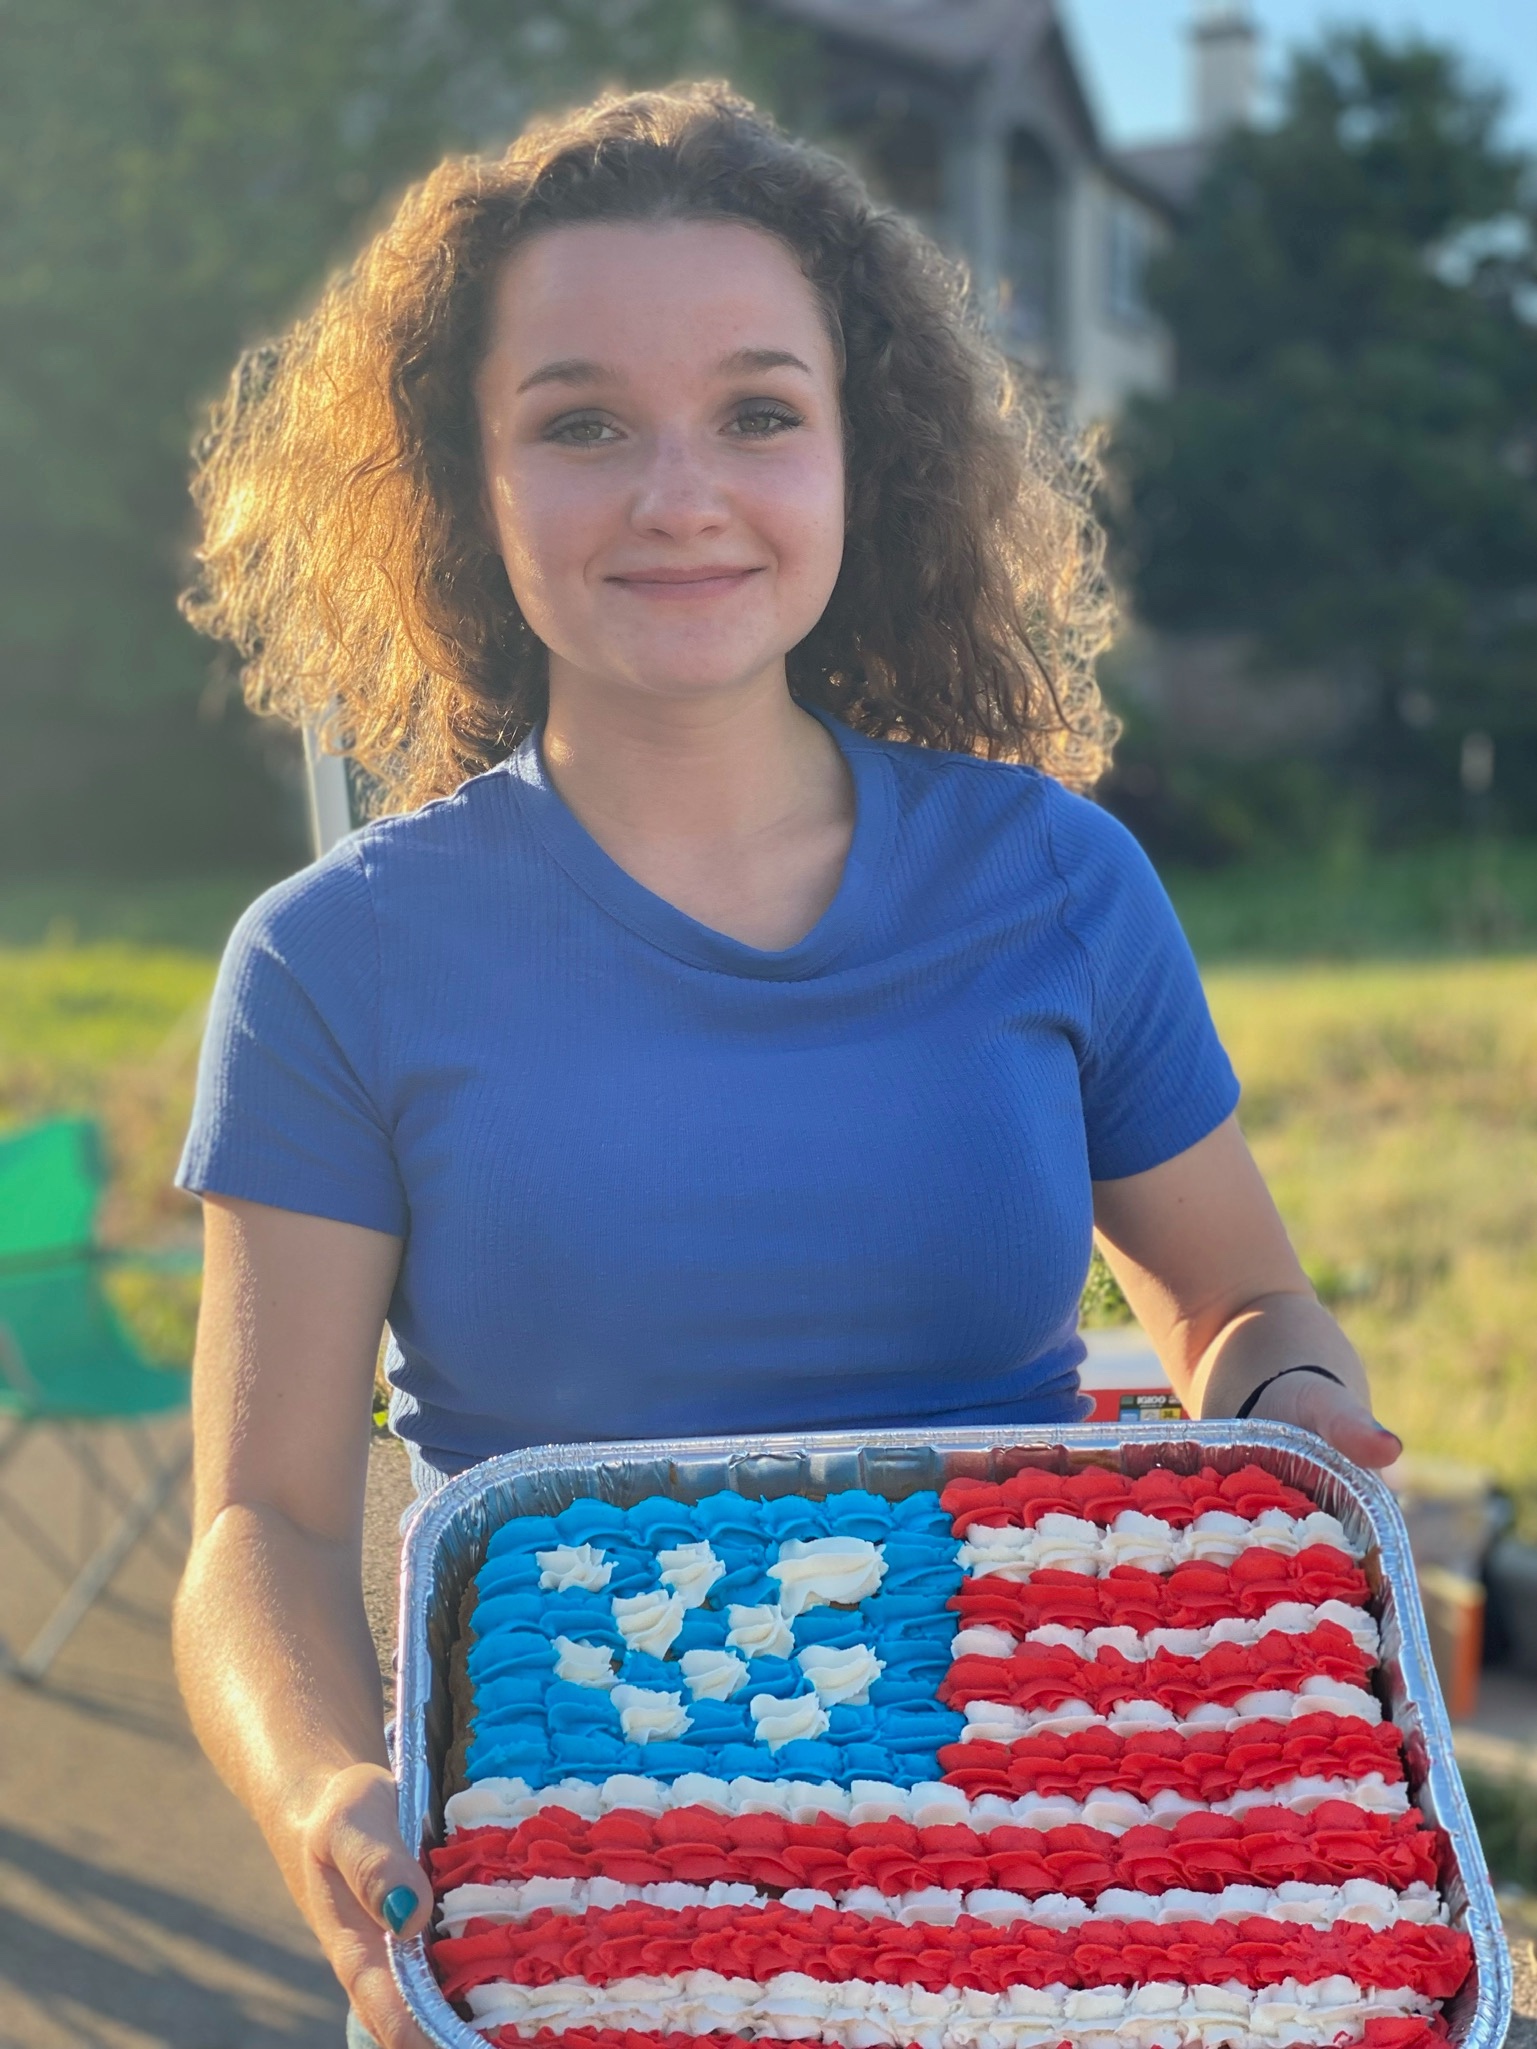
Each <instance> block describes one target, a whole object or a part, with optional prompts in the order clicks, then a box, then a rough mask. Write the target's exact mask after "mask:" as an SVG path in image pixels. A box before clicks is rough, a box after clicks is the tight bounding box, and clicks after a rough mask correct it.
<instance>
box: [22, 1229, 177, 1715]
mask: <svg viewBox="0 0 1537 2049" xmlns="http://www.w3.org/2000/svg"><path fill="white" fill-rule="evenodd" d="M88 1257H89V1260H90V1263H91V1265H93V1266H95V1267H98V1268H101V1267H110V1266H116V1267H136V1268H139V1269H141V1270H142V1269H152V1270H153V1269H158V1270H161V1271H165V1272H179V1273H188V1272H196V1271H197V1270H198V1269H199V1267H200V1266H201V1261H200V1259H199V1258H198V1256H197V1254H196V1253H181V1252H175V1251H172V1252H117V1251H114V1250H110V1249H108V1248H105V1247H101V1246H95V1247H92V1248H91V1249H90V1251H89V1254H88ZM26 1263H27V1262H26V1260H25V1257H23V1258H22V1259H21V1260H18V1261H16V1262H15V1264H16V1265H22V1266H24V1265H25V1264H26ZM42 1263H44V1264H46V1263H47V1260H46V1255H45V1256H44V1260H43V1262H42ZM6 1264H7V1266H10V1265H11V1264H12V1262H10V1261H7V1262H6ZM0 1384H3V1385H5V1386H7V1387H9V1388H10V1390H11V1391H12V1392H13V1393H14V1394H15V1395H16V1397H17V1398H18V1400H19V1401H20V1402H21V1403H22V1404H23V1406H22V1407H21V1409H20V1410H19V1412H11V1413H8V1414H5V1415H3V1416H0V1474H3V1473H4V1471H5V1469H6V1468H7V1467H8V1466H10V1465H12V1464H13V1463H14V1462H15V1460H16V1459H17V1458H18V1456H19V1455H20V1454H21V1453H22V1452H23V1451H24V1450H25V1449H26V1448H27V1446H28V1445H29V1444H31V1443H32V1442H33V1441H34V1440H35V1438H36V1437H37V1435H38V1433H39V1432H43V1431H46V1432H47V1433H48V1434H49V1435H50V1436H51V1437H52V1439H53V1440H54V1441H55V1442H56V1443H57V1444H58V1445H59V1447H60V1449H61V1450H62V1451H63V1452H64V1453H65V1455H66V1457H67V1458H68V1459H69V1460H70V1461H71V1462H72V1463H73V1465H74V1466H75V1467H76V1469H77V1471H78V1472H79V1474H80V1476H81V1479H82V1482H83V1485H84V1488H85V1489H87V1490H89V1491H88V1492H87V1493H85V1494H84V1495H83V1499H86V1500H89V1501H91V1502H93V1503H96V1502H100V1503H105V1504H106V1507H107V1509H108V1510H109V1511H115V1513H116V1521H115V1522H113V1523H112V1525H111V1527H110V1528H109V1529H108V1530H107V1531H106V1533H105V1534H104V1535H103V1536H102V1537H101V1538H100V1540H99V1541H98V1542H97V1543H95V1545H94V1547H93V1548H92V1549H91V1550H90V1555H89V1556H88V1557H87V1558H86V1559H85V1560H84V1562H83V1563H77V1561H76V1559H74V1558H72V1557H71V1556H70V1555H69V1553H68V1552H67V1551H66V1550H65V1548H64V1546H63V1545H62V1544H61V1543H59V1542H58V1541H57V1539H56V1538H55V1537H54V1536H53V1535H52V1534H50V1532H49V1531H47V1530H45V1529H44V1528H43V1527H42V1525H41V1524H40V1523H39V1522H38V1521H37V1520H36V1518H35V1517H34V1516H32V1515H30V1514H29V1513H28V1512H27V1510H26V1509H25V1508H23V1507H22V1505H21V1504H20V1502H18V1501H16V1500H15V1499H14V1498H13V1497H12V1495H11V1494H10V1493H9V1492H8V1491H6V1490H5V1489H3V1488H0V1520H3V1521H4V1522H5V1523H7V1524H8V1525H9V1526H10V1529H11V1530H12V1532H13V1533H14V1534H15V1535H16V1536H17V1537H19V1538H20V1539H21V1541H22V1542H23V1543H24V1544H25V1545H26V1546H27V1548H28V1549H29V1550H30V1551H31V1552H32V1554H33V1556H34V1557H36V1558H37V1559H39V1560H40V1561H41V1563H42V1564H44V1565H45V1566H47V1567H48V1568H49V1570H50V1571H52V1572H54V1573H56V1574H57V1575H58V1576H59V1578H60V1579H62V1580H63V1581H64V1582H65V1585H64V1591H63V1593H62V1594H61V1595H60V1596H59V1598H58V1600H57V1601H56V1603H55V1604H54V1606H53V1608H52V1609H51V1611H50V1612H49V1614H48V1615H47V1617H46V1618H45V1620H44V1621H43V1623H42V1625H41V1627H40V1628H39V1629H38V1630H37V1631H36V1633H35V1634H34V1635H33V1637H32V1640H31V1642H30V1643H28V1644H27V1645H25V1647H23V1648H21V1649H17V1648H16V1647H14V1646H13V1645H12V1644H11V1643H10V1642H9V1641H8V1640H7V1639H6V1638H5V1637H4V1636H0V1673H3V1674H5V1675H8V1676H9V1677H11V1678H14V1679H22V1680H27V1681H31V1682H34V1683H35V1682H36V1681H38V1680H41V1679H42V1678H43V1677H44V1676H45V1675H46V1673H47V1672H48V1669H49V1667H50V1666H51V1665H52V1664H53V1661H54V1659H55V1658H56V1657H57V1656H58V1654H59V1652H60V1651H61V1650H62V1649H63V1648H64V1645H65V1644H66V1643H67V1642H68V1641H69V1639H70V1637H71V1636H72V1635H73V1634H74V1632H75V1630H76V1629H78V1627H79V1626H80V1624H81V1622H82V1621H83V1620H84V1619H85V1617H86V1615H87V1614H89V1612H90V1610H91V1608H92V1607H93V1606H94V1605H95V1604H96V1602H97V1601H98V1600H100V1599H101V1597H102V1595H103V1594H104V1593H105V1592H106V1590H107V1588H108V1587H109V1586H110V1584H111V1582H112V1580H113V1579H114V1578H115V1577H116V1575H117V1573H118V1571H119V1569H120V1568H121V1567H122V1566H123V1565H124V1564H125V1563H126V1562H127V1560H128V1558H129V1557H130V1556H131V1554H132V1553H133V1552H134V1550H136V1549H137V1547H138V1546H139V1544H140V1543H141V1542H146V1541H147V1542H149V1543H150V1544H151V1545H152V1546H153V1547H154V1548H155V1549H156V1550H157V1551H158V1552H159V1554H160V1556H161V1557H162V1558H165V1559H166V1560H167V1561H168V1562H169V1563H170V1564H171V1565H172V1566H173V1567H174V1568H176V1569H177V1570H179V1569H180V1567H181V1565H182V1564H183V1563H184V1561H185V1558H186V1550H187V1544H188V1542H189V1541H190V1538H191V1526H190V1524H189V1522H188V1519H187V1516H186V1512H185V1510H184V1509H183V1507H182V1505H181V1503H180V1501H179V1500H178V1499H177V1495H178V1491H179V1489H180V1487H181V1484H182V1481H183V1479H184V1478H185V1476H186V1474H187V1470H188V1468H189V1466H190V1465H191V1462H192V1433H191V1429H190V1427H189V1424H188V1420H187V1403H186V1400H185V1398H184V1399H183V1400H181V1401H180V1402H168V1403H167V1404H166V1406H165V1407H164V1408H162V1409H155V1410H150V1411H148V1412H144V1413H138V1414H127V1415H122V1416H114V1415H111V1414H104V1415H101V1416H99V1417H98V1416H95V1415H92V1414H90V1413H89V1412H85V1413H82V1414H80V1415H78V1416H75V1415H70V1414H68V1413H61V1412H60V1411H58V1410H56V1409H50V1407H49V1405H48V1396H47V1392H46V1390H45V1389H44V1388H43V1387H42V1386H41V1385H40V1384H39V1382H38V1380H37V1377H36V1376H35V1375H34V1374H33V1372H32V1371H31V1369H30V1368H29V1366H28V1365H27V1361H26V1358H25V1356H24V1354H23V1351H22V1348H21V1346H20V1345H19V1344H18V1342H17V1340H16V1337H15V1335H14V1333H13V1331H12V1330H11V1329H10V1327H9V1326H8V1325H7V1324H6V1322H5V1321H4V1319H3V1317H0ZM30 1403H35V1404H36V1409H35V1410H30V1409H29V1408H28V1407H27V1406H26V1405H27V1404H30ZM178 1419H179V1423H180V1427H179V1428H178V1429H177V1431H176V1434H175V1437H174V1439H173V1441H172V1442H171V1444H170V1445H169V1446H168V1447H167V1448H165V1449H164V1450H161V1449H159V1448H157V1447H156V1445H155V1444H154V1443H153V1441H152V1439H151V1436H150V1432H151V1431H152V1430H153V1429H154V1428H155V1426H157V1425H164V1424H167V1423H174V1422H177V1421H178ZM107 1430H110V1431H112V1432H113V1433H114V1434H115V1435H117V1436H118V1437H120V1438H121V1439H122V1441H123V1442H124V1443H125V1444H126V1446H127V1447H128V1449H129V1451H130V1453H131V1454H132V1458H133V1461H134V1463H135V1464H136V1465H137V1467H138V1470H139V1473H140V1475H141V1476H142V1478H141V1480H140V1483H139V1484H138V1485H137V1486H132V1485H124V1483H123V1482H122V1481H121V1480H120V1479H119V1477H118V1476H117V1475H116V1474H115V1473H113V1472H112V1471H111V1469H110V1468H109V1466H108V1465H107V1464H106V1463H105V1461H104V1460H103V1459H102V1458H101V1457H100V1456H99V1454H98V1445H97V1441H96V1440H97V1437H98V1434H99V1433H100V1432H102V1431H107ZM162 1524H164V1525H165V1526H166V1529H167V1531H168V1532H169V1533H170V1536H171V1537H172V1538H173V1539H174V1544H173V1543H171V1542H167V1541H165V1539H164V1538H163V1536H162V1531H161V1528H160V1525H162Z"/></svg>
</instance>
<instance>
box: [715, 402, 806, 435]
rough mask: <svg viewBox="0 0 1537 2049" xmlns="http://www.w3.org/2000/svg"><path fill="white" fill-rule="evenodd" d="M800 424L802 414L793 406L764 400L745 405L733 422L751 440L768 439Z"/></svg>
mask: <svg viewBox="0 0 1537 2049" xmlns="http://www.w3.org/2000/svg"><path fill="white" fill-rule="evenodd" d="M800 424H801V416H800V414H799V413H798V412H796V411H795V410H794V409H793V407H791V406H786V405H779V404H777V403H776V404H764V403H762V402H756V403H754V404H752V405H750V406H744V407H743V408H742V410H741V411H740V412H739V413H738V414H737V416H736V418H735V420H734V421H733V422H732V425H733V426H734V427H735V428H736V429H737V431H738V433H739V434H741V435H743V436H744V437H745V438H746V439H747V440H749V441H764V440H768V439H770V438H771V437H772V436H773V435H775V434H782V433H784V432H786V431H787V430H788V429H789V428H791V427H798V426H800Z"/></svg>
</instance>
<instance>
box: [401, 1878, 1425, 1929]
mask: <svg viewBox="0 0 1537 2049" xmlns="http://www.w3.org/2000/svg"><path fill="white" fill-rule="evenodd" d="M775 1897H777V1898H778V1903H779V1905H780V1906H782V1907H788V1908H789V1909H790V1910H791V1911H792V1912H798V1913H810V1912H811V1910H812V1909H813V1908H814V1907H836V1908H838V1909H839V1910H840V1911H841V1912H843V1913H845V1914H862V1915H864V1916H865V1917H866V1918H867V1919H871V1920H886V1921H900V1922H902V1923H903V1924H904V1925H906V1926H908V1927H912V1926H915V1925H917V1924H919V1923H925V1924H928V1925H930V1926H934V1927H942V1928H947V1927H953V1926H954V1925H955V1923H956V1922H957V1921H959V1920H960V1919H961V1917H962V1915H970V1916H972V1917H973V1918H974V1919H975V1920H978V1921H985V1922H987V1923H988V1924H989V1925H990V1926H992V1927H994V1928H1006V1927H1009V1926H1011V1925H1012V1924H1013V1923H1015V1922H1019V1921H1028V1922H1031V1923H1033V1924H1035V1925H1036V1926H1038V1927H1043V1928H1058V1929H1065V1928H1081V1927H1082V1926H1083V1924H1084V1923H1085V1922H1087V1921H1096V1920H1113V1921H1154V1922H1160V1923H1163V1922H1175V1921H1199V1922H1211V1921H1243V1920H1247V1919H1249V1918H1250V1916H1258V1917H1259V1918H1260V1919H1262V1920H1265V1921H1286V1922H1295V1923H1299V1924H1301V1925H1302V1926H1304V1927H1308V1928H1320V1929H1322V1928H1332V1927H1333V1926H1334V1925H1335V1923H1336V1922H1338V1921H1354V1922H1359V1923H1361V1924H1362V1925H1364V1926H1366V1927H1368V1928H1391V1927H1393V1926H1394V1925H1395V1924H1396V1923H1397V1922H1399V1921H1412V1922H1414V1923H1415V1924H1416V1925H1419V1926H1424V1925H1425V1924H1427V1923H1429V1922H1432V1921H1443V1922H1444V1921H1445V1919H1446V1910H1445V1908H1444V1907H1443V1906H1442V1904H1441V1900H1440V1896H1439V1894H1438V1893H1436V1892H1435V1891H1433V1890H1432V1888H1431V1887H1429V1886H1428V1885H1425V1884H1423V1883H1421V1882H1419V1881H1416V1882H1415V1883H1414V1884H1412V1885H1410V1886H1409V1887H1408V1888H1407V1889H1406V1890H1405V1891H1403V1892H1395V1891H1394V1890H1393V1888H1392V1887H1391V1886H1386V1885H1378V1884H1377V1883H1376V1882H1375V1881H1374V1880H1372V1879H1368V1878H1352V1879H1348V1880H1347V1881H1346V1882H1345V1884H1343V1885H1306V1884H1303V1883H1301V1882H1300V1881H1296V1882H1289V1883H1286V1884H1283V1885H1279V1886H1258V1885H1229V1886H1224V1887H1223V1889H1222V1891H1221V1892H1214V1893H1207V1892H1190V1891H1187V1890H1185V1889H1183V1888H1180V1887H1171V1888H1170V1889H1169V1890H1168V1891H1167V1892H1162V1893H1144V1892H1133V1891H1131V1890H1129V1889H1126V1888H1120V1887H1117V1888H1114V1889H1112V1890H1111V1891H1108V1892H1103V1893H1101V1894H1100V1896H1099V1899H1098V1900H1097V1902H1096V1903H1095V1904H1094V1905H1093V1906H1088V1905H1086V1904H1085V1903H1084V1902H1083V1901H1082V1900H1077V1899H1072V1898H1070V1897H1068V1896H1067V1895H1066V1894H1064V1893H1050V1894H1047V1895H1046V1896H1045V1897H1043V1898H1041V1899H1035V1900H1032V1899H1028V1898H1027V1897H1026V1896H1025V1895H1024V1894H1023V1893H1017V1892H1005V1891H1002V1890H998V1889H992V1888H989V1889H987V1890H984V1891H977V1892H969V1893H961V1892H957V1891H949V1890H944V1889H941V1888H940V1887H938V1886H932V1887H929V1888H927V1889H926V1890H924V1891H922V1892H910V1893H898V1894H894V1895H892V1894H886V1893H882V1892H878V1891H877V1890H876V1889H875V1888H874V1887H873V1886H860V1887H858V1888H857V1890H854V1891H850V1892H844V1893H838V1894H833V1893H826V1892H815V1891H812V1890H811V1889H809V1888H805V1889H797V1890H794V1891H791V1892H786V1893H784V1894H782V1895H770V1894H769V1893H766V1892H763V1891H761V1890H759V1888H758V1887H756V1886H753V1885H745V1884H744V1885H733V1884H727V1883H722V1882H719V1881H717V1882H716V1883H715V1884H713V1885H683V1884H675V1883H668V1884H658V1885H624V1884H621V1883H620V1882H619V1880H617V1879H612V1878H596V1879H588V1878H525V1879H520V1880H516V1881H509V1882H504V1883H499V1884H495V1885H460V1886H455V1887H454V1888H453V1889H452V1890H451V1891H449V1892H446V1893H445V1894H444V1895H443V1898H442V1901H441V1902H440V1906H439V1911H440V1914H441V1919H442V1927H443V1930H444V1932H445V1933H447V1934H449V1935H462V1934H463V1932H464V1929H465V1926H466V1924H467V1923H468V1922H470V1921H472V1920H474V1921H493V1922H497V1923H502V1922H512V1921H526V1920H528V1918H529V1917H530V1916H531V1915H533V1914H537V1913H539V1912H541V1911H542V1910H548V1911H549V1912H551V1913H555V1914H572V1915H575V1914H585V1913H586V1912H587V1911H588V1910H589V1908H590V1909H592V1910H593V1911H595V1912H603V1911H606V1910H608V1909H610V1908H613V1907H619V1906H625V1905H627V1904H629V1903H630V1902H638V1903H640V1904H642V1905H644V1906H648V1907H659V1908H661V1909H663V1910H664V1911H666V1912H670V1913H680V1912H682V1911H683V1909H685V1908H687V1907H734V1908H753V1907H762V1906H766V1905H767V1904H768V1903H769V1901H770V1899H771V1898H775Z"/></svg>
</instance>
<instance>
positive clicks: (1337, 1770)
mask: <svg viewBox="0 0 1537 2049" xmlns="http://www.w3.org/2000/svg"><path fill="white" fill-rule="evenodd" d="M939 1764H940V1769H941V1771H942V1772H943V1773H944V1779H945V1784H946V1785H950V1786H958V1787H959V1788H960V1789H961V1791H962V1792H964V1793H965V1794H966V1796H967V1798H968V1799H972V1800H976V1799H980V1798H981V1796H982V1795H983V1794H984V1793H998V1794H1001V1795H1002V1796H1003V1797H1004V1798H1005V1799H1010V1800H1012V1799H1016V1798H1017V1797H1018V1796H1019V1795H1020V1794H1021V1793H1042V1794H1059V1793H1060V1794H1065V1795H1066V1796H1067V1797H1068V1798H1069V1799H1073V1800H1084V1799H1087V1798H1088V1796H1089V1795H1090V1794H1091V1793H1095V1792H1099V1791H1101V1790H1102V1789H1108V1790H1111V1791H1114V1792H1117V1793H1131V1794H1133V1795H1134V1796H1135V1797H1136V1798H1137V1799H1139V1800H1151V1799H1152V1798H1153V1796H1154V1794H1155V1793H1178V1794H1179V1795H1180V1796H1181V1797H1182V1798H1183V1799H1186V1800H1201V1801H1208V1802H1210V1801H1216V1800H1229V1799H1231V1798H1232V1796H1233V1795H1234V1794H1235V1793H1246V1792H1268V1791H1269V1790H1270V1789H1271V1788H1272V1787H1274V1786H1284V1785H1285V1784H1287V1782H1288V1781H1289V1780H1291V1779H1297V1778H1323V1779H1346V1780H1349V1779H1364V1778H1368V1777H1370V1775H1371V1774H1372V1773H1373V1772H1378V1773H1380V1774H1381V1775H1382V1777H1383V1779H1384V1780H1385V1781H1387V1782H1388V1783H1389V1784H1397V1783H1398V1782H1400V1781H1401V1780H1402V1778H1403V1776H1404V1767H1403V1757H1402V1751H1401V1746H1400V1739H1399V1733H1398V1730H1397V1729H1396V1728H1395V1727H1394V1726H1393V1725H1392V1724H1391V1723H1390V1722H1380V1723H1377V1724H1372V1723H1369V1722H1363V1721H1360V1720H1359V1719H1357V1717H1355V1716H1354V1715H1327V1714H1317V1715H1303V1716H1302V1717H1301V1718H1300V1719H1299V1720H1297V1721H1295V1722H1269V1721H1254V1722H1246V1723H1244V1725H1243V1726H1242V1727H1241V1728H1238V1729H1148V1730H1143V1731H1140V1732H1139V1733H1138V1734H1136V1735H1134V1736H1117V1735H1116V1734H1115V1733H1114V1732H1113V1731H1112V1730H1110V1729H1081V1730H1079V1731H1077V1732H1076V1733H1075V1734H1073V1735H1070V1736H1058V1735H1053V1734H1051V1733H1049V1732H1047V1731H1041V1732H1039V1733H1037V1734H1034V1735H1030V1736H1022V1737H1019V1738H1018V1739H1017V1740H1016V1741H1014V1742H1013V1743H947V1744H945V1745H944V1746H943V1747H942V1748H941V1750H940V1752H939Z"/></svg>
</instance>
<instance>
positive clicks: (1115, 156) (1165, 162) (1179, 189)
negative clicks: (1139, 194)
mask: <svg viewBox="0 0 1537 2049" xmlns="http://www.w3.org/2000/svg"><path fill="white" fill-rule="evenodd" d="M1211 147H1212V146H1211V143H1210V142H1209V141H1208V140H1207V139H1206V138H1205V137H1204V136H1189V137H1184V136H1182V137H1180V138H1179V139H1178V140H1177V141H1173V142H1144V143H1140V144H1139V145H1138V146H1137V147H1136V148H1134V149H1118V150H1115V151H1114V152H1113V153H1112V155H1111V158H1110V162H1111V164H1112V165H1113V166H1114V168H1115V169H1116V170H1118V171H1120V172H1121V173H1122V174H1123V175H1124V176H1125V177H1126V178H1128V179H1129V180H1130V181H1131V182H1132V183H1133V184H1134V185H1139V186H1141V187H1142V188H1143V190H1144V191H1146V192H1150V193H1151V194H1152V195H1153V197H1154V198H1155V199H1160V200H1162V201H1163V203H1164V205H1165V206H1167V207H1169V208H1171V209H1172V211H1173V212H1175V213H1185V212H1188V210H1189V208H1190V206H1191V204H1192V203H1193V201H1194V199H1195V195H1196V188H1197V186H1198V185H1199V184H1200V182H1201V179H1202V176H1203V175H1204V173H1205V170H1206V166H1207V165H1208V164H1209V163H1210V162H1211Z"/></svg>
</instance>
